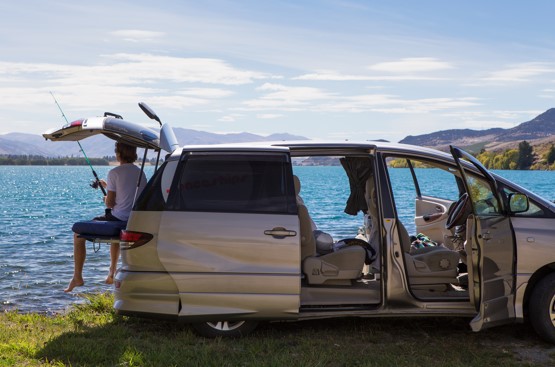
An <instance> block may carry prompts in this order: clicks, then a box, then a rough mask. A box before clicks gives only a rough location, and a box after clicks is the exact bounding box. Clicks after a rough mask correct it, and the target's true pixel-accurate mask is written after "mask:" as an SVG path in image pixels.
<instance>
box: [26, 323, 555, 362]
mask: <svg viewBox="0 0 555 367" xmlns="http://www.w3.org/2000/svg"><path fill="white" fill-rule="evenodd" d="M468 321H469V320H468V319H459V318H455V319H450V318H419V319H414V318H385V319H384V318H379V319H358V318H347V319H333V320H313V321H301V322H280V323H263V324H261V325H260V326H259V328H258V329H256V330H255V332H254V333H252V334H251V335H249V336H247V337H244V338H242V339H212V340H210V339H204V338H201V337H198V336H196V335H195V334H194V333H193V332H192V331H191V328H190V327H189V326H187V325H183V324H175V323H168V322H161V321H154V320H139V319H128V318H116V320H115V321H113V322H110V323H107V324H105V325H103V326H98V327H77V328H76V330H75V331H72V332H66V333H64V334H62V335H60V336H57V337H55V338H52V339H51V340H50V341H49V342H47V343H46V344H45V345H44V347H43V348H42V349H41V350H40V351H39V353H38V355H37V356H36V357H37V358H40V359H41V360H48V361H51V362H54V361H58V362H62V363H67V364H71V365H124V366H148V365H153V366H154V365H164V366H172V365H176V366H178V365H220V366H234V365H244V366H261V365H304V366H311V365H319V366H337V365H344V366H356V365H364V366H383V365H396V366H443V365H444V366H483V365H506V366H513V365H514V366H516V365H523V363H524V365H527V364H529V365H545V366H548V365H553V359H552V355H553V352H554V351H555V349H554V348H553V346H551V345H547V344H545V343H543V342H541V341H540V340H539V339H538V337H537V336H536V335H535V334H534V332H533V331H532V330H531V329H530V328H529V327H528V326H527V325H510V326H504V327H500V328H495V329H491V330H486V331H483V332H480V333H473V332H472V331H470V328H469V326H468ZM522 350H528V351H532V352H530V353H520V352H519V351H522Z"/></svg>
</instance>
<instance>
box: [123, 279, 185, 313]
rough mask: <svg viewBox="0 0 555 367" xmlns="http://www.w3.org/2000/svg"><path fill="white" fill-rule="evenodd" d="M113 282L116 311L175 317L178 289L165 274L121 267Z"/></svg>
mask: <svg viewBox="0 0 555 367" xmlns="http://www.w3.org/2000/svg"><path fill="white" fill-rule="evenodd" d="M114 284H115V292H114V298H115V301H114V308H115V310H116V313H117V314H120V315H128V316H141V317H149V318H167V319H173V318H175V319H177V315H178V314H179V307H180V305H179V292H178V290H177V287H176V285H175V282H174V281H173V279H172V278H171V276H170V275H169V274H168V273H166V272H151V271H142V272H141V271H126V270H121V271H119V272H118V273H117V274H116V277H115V279H114Z"/></svg>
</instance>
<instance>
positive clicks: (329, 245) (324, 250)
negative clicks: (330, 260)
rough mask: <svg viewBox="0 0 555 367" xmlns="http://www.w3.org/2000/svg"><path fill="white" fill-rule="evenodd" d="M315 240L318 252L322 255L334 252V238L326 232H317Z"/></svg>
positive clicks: (315, 232)
mask: <svg viewBox="0 0 555 367" xmlns="http://www.w3.org/2000/svg"><path fill="white" fill-rule="evenodd" d="M313 233H314V239H315V240H316V251H317V252H318V253H319V254H321V255H324V254H328V253H330V252H332V251H333V237H332V236H331V235H330V234H329V233H326V232H322V231H320V230H315V231H314V232H313Z"/></svg>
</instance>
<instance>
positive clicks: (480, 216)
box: [451, 147, 516, 331]
mask: <svg viewBox="0 0 555 367" xmlns="http://www.w3.org/2000/svg"><path fill="white" fill-rule="evenodd" d="M451 153H452V154H453V157H454V158H455V161H456V162H457V165H458V167H459V170H460V171H461V175H462V177H463V183H464V186H465V189H466V191H467V192H468V193H469V195H470V198H471V203H472V211H473V214H474V215H473V216H471V217H473V218H474V219H473V220H474V225H473V228H474V229H475V231H474V232H473V233H469V236H471V239H470V241H471V243H472V252H471V254H470V256H471V263H472V270H471V271H472V279H471V278H470V274H469V283H471V282H472V285H473V286H472V289H471V290H469V291H470V292H471V293H472V296H471V299H473V300H474V302H475V306H476V307H477V309H478V310H479V313H478V315H477V316H476V317H475V318H474V319H473V320H472V321H471V323H470V325H471V327H472V330H474V331H479V330H481V329H485V328H488V327H492V326H496V325H502V324H506V323H509V322H511V321H512V320H513V319H514V318H515V309H514V297H515V296H514V295H515V270H516V269H515V263H516V261H515V259H516V258H515V253H516V252H515V239H514V232H513V228H512V226H511V222H510V218H509V216H508V215H507V214H506V213H507V211H506V210H505V208H504V207H503V200H501V196H500V193H499V191H498V188H497V182H496V181H495V179H494V178H493V177H492V176H491V174H490V173H489V172H488V171H487V170H486V168H485V167H484V166H482V165H481V163H480V162H478V161H477V160H476V158H474V157H473V156H471V155H470V154H468V153H466V152H464V151H463V150H460V149H458V148H455V147H451ZM461 158H464V159H465V160H466V161H467V162H469V163H471V164H472V165H474V167H476V169H477V170H478V171H479V172H480V174H481V175H479V174H476V173H473V172H471V170H470V169H469V168H468V166H465V165H464V164H463V163H462V162H461ZM478 295H479V297H478Z"/></svg>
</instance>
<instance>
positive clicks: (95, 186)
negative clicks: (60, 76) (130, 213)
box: [50, 92, 106, 196]
mask: <svg viewBox="0 0 555 367" xmlns="http://www.w3.org/2000/svg"><path fill="white" fill-rule="evenodd" d="M50 95H51V96H52V98H54V102H55V103H56V106H58V109H59V110H60V112H61V113H62V117H63V118H64V120H66V123H67V124H68V125H69V121H68V120H67V117H66V115H65V113H64V111H63V110H62V107H61V106H60V104H59V103H58V101H57V100H56V97H54V94H53V93H52V92H50ZM77 144H79V149H80V150H81V153H83V156H84V157H85V160H86V161H87V163H88V164H89V167H91V171H92V173H93V176H94V179H95V180H94V181H93V183H92V184H91V187H92V188H94V189H96V188H97V187H100V190H102V194H103V195H104V196H106V190H105V189H104V186H102V184H101V183H100V179H99V178H98V175H97V174H96V171H95V170H94V168H93V166H92V164H91V161H89V157H87V154H86V153H85V150H84V149H83V146H81V143H80V142H79V140H77Z"/></svg>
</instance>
